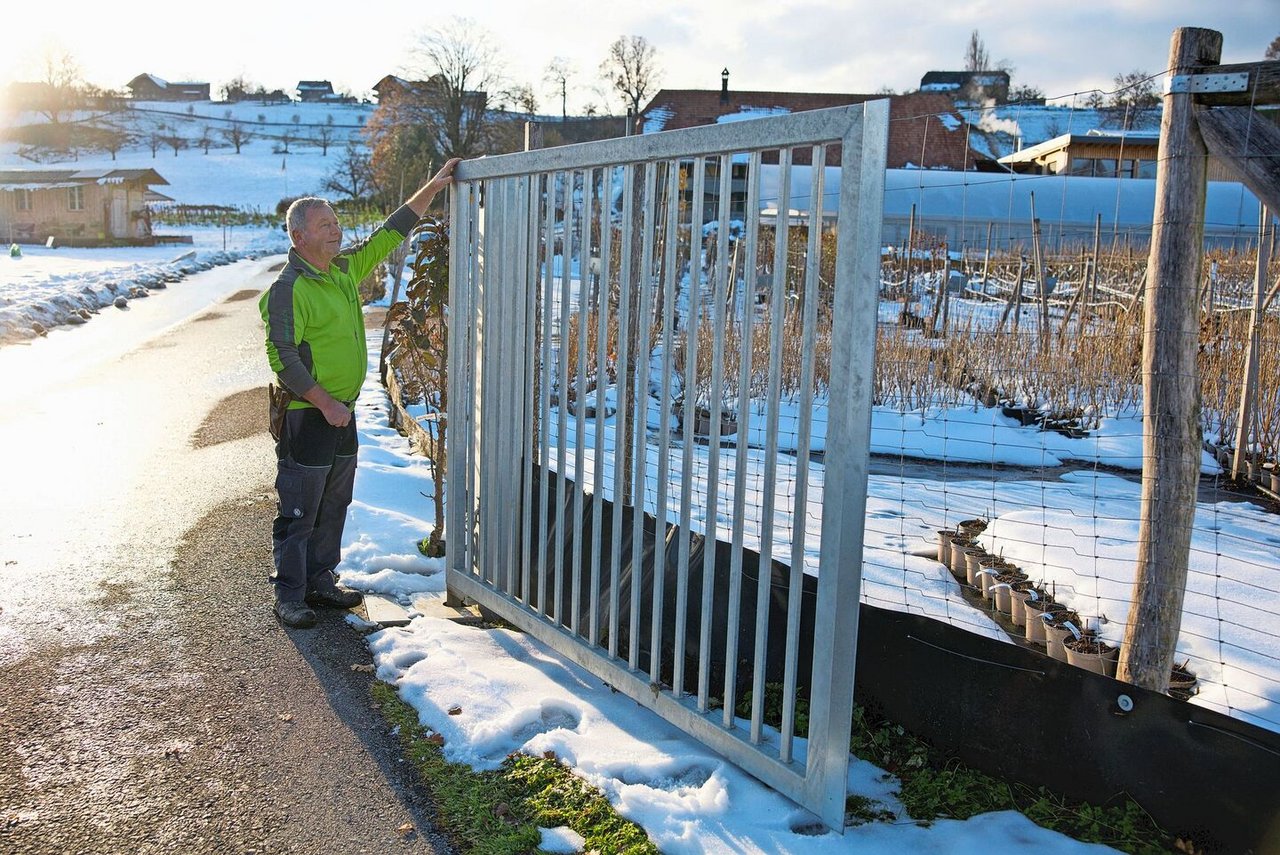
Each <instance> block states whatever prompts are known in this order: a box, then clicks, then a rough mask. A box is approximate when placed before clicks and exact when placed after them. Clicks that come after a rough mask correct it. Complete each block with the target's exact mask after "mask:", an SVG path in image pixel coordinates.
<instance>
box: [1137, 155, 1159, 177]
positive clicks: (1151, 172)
mask: <svg viewBox="0 0 1280 855" xmlns="http://www.w3.org/2000/svg"><path fill="white" fill-rule="evenodd" d="M1135 163H1136V168H1135V169H1134V171H1133V177H1134V178H1155V177H1156V162H1155V161H1154V160H1145V159H1144V160H1138V161H1135Z"/></svg>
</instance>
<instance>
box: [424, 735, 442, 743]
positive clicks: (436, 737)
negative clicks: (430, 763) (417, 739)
mask: <svg viewBox="0 0 1280 855" xmlns="http://www.w3.org/2000/svg"><path fill="white" fill-rule="evenodd" d="M427 742H430V743H431V744H432V745H444V734H443V733H433V734H431V735H430V736H428V737H427Z"/></svg>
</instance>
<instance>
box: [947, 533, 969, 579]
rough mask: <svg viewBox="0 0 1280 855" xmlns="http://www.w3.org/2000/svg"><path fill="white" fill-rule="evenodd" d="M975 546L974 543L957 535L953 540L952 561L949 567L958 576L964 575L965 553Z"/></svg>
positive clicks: (948, 563)
mask: <svg viewBox="0 0 1280 855" xmlns="http://www.w3.org/2000/svg"><path fill="white" fill-rule="evenodd" d="M971 546H973V541H971V540H969V539H967V538H965V537H962V536H960V535H957V536H956V537H953V538H952V539H951V560H950V561H948V562H947V566H948V567H949V568H951V572H952V573H954V574H955V575H957V576H963V575H964V551H965V550H966V549H968V548H969V547H971Z"/></svg>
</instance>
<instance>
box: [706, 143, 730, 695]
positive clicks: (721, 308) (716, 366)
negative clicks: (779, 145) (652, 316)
mask: <svg viewBox="0 0 1280 855" xmlns="http://www.w3.org/2000/svg"><path fill="white" fill-rule="evenodd" d="M732 173H733V160H732V157H731V156H730V155H727V154H724V155H721V156H720V172H719V176H718V177H719V179H720V197H719V200H718V202H719V209H718V211H717V213H716V223H717V226H718V228H717V236H716V265H715V270H716V278H715V282H714V285H713V296H712V301H711V324H712V344H711V394H710V396H709V398H708V400H707V406H708V409H709V410H710V415H709V417H708V418H709V419H710V422H709V425H710V435H709V436H708V438H707V499H706V502H707V526H706V537H707V543H706V546H705V547H704V549H703V551H702V613H701V622H700V623H699V627H698V629H699V635H698V712H702V713H705V712H706V711H707V707H708V704H709V698H710V694H711V615H712V605H713V601H714V595H715V579H716V548H715V547H716V541H717V540H719V531H718V528H719V523H718V520H719V519H720V441H721V436H722V435H721V432H720V419H721V415H722V404H723V401H724V388H723V386H724V322H725V300H726V299H727V297H726V295H727V294H728V291H729V276H730V275H731V274H732V271H731V270H729V269H728V263H729V215H730V214H729V197H730V194H731V193H732V190H733V185H732V183H731V176H732Z"/></svg>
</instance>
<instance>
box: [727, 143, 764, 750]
mask: <svg viewBox="0 0 1280 855" xmlns="http://www.w3.org/2000/svg"><path fill="white" fill-rule="evenodd" d="M759 232H760V152H758V151H753V152H751V153H750V154H748V155H747V229H746V234H745V235H744V237H745V239H746V241H747V250H746V253H745V260H744V262H743V265H742V281H743V286H742V288H741V289H739V291H738V294H737V297H736V298H735V299H736V302H738V303H740V304H741V306H742V312H741V317H742V333H741V337H740V340H739V342H738V348H739V353H738V361H739V371H738V443H737V451H736V454H735V457H734V467H735V471H734V473H733V536H732V546H731V549H730V553H729V555H730V558H729V619H728V621H727V625H726V627H725V630H726V635H725V657H724V665H725V667H724V726H725V727H733V713H734V707H735V706H736V705H737V698H738V625H739V620H740V612H741V601H742V538H743V524H744V522H745V517H746V501H747V486H748V485H747V445H748V442H749V438H750V436H751V349H752V348H751V340H752V337H753V333H754V329H753V328H754V326H755V318H754V311H755V309H754V306H753V300H754V289H755V278H756V251H757V244H758V242H759V239H760V234H759ZM734 312H735V314H736V313H737V308H736V307H735V309H734ZM762 566H763V565H762Z"/></svg>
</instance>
